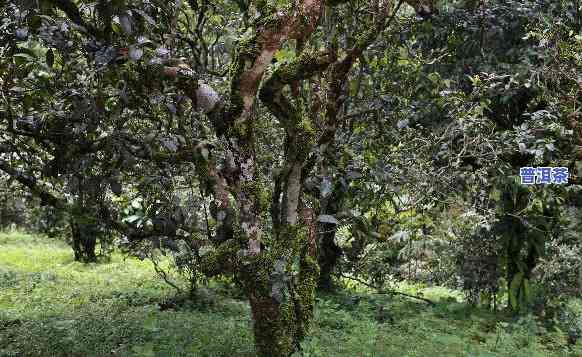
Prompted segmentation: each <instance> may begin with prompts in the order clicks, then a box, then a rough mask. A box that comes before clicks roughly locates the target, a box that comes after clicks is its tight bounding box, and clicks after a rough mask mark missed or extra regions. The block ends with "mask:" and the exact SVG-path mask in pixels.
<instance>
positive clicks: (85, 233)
mask: <svg viewBox="0 0 582 357" xmlns="http://www.w3.org/2000/svg"><path fill="white" fill-rule="evenodd" d="M70 226H71V239H72V246H73V252H74V254H75V260H76V261H79V262H84V263H90V262H96V261H97V255H96V254H95V248H96V245H97V237H96V232H95V230H94V227H93V226H92V225H90V224H87V223H85V222H83V220H82V219H81V220H78V219H75V218H72V219H71V223H70Z"/></svg>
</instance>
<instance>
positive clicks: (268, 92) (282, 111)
mask: <svg viewBox="0 0 582 357" xmlns="http://www.w3.org/2000/svg"><path fill="white" fill-rule="evenodd" d="M344 2H346V1H343V0H339V1H338V0H336V1H323V0H303V1H298V2H297V3H296V4H295V5H294V6H291V7H287V8H285V9H282V8H279V9H276V8H274V7H272V6H265V8H264V9H261V10H262V11H261V12H262V13H263V14H264V16H262V17H261V20H260V21H258V22H256V23H255V24H254V25H253V27H252V28H250V29H247V32H251V33H252V35H250V36H248V37H246V38H245V40H242V41H240V42H239V44H238V46H237V48H236V49H235V51H234V53H233V55H232V63H231V67H230V71H229V82H230V90H229V95H228V97H227V98H228V100H227V101H224V102H223V101H222V99H220V101H219V102H218V103H216V104H214V103H213V104H212V105H211V106H210V107H208V108H205V107H203V108H200V103H201V102H203V101H200V98H199V97H200V96H209V95H210V96H211V97H217V95H215V94H216V93H215V92H213V91H212V90H208V88H207V89H206V93H202V90H201V87H200V86H197V85H196V82H194V86H193V87H191V88H190V90H188V91H187V93H188V96H189V97H190V98H191V99H192V100H193V102H194V104H196V105H197V106H198V108H199V109H202V110H204V112H205V113H206V114H207V115H208V116H209V118H210V119H211V121H212V123H213V125H214V128H215V131H216V134H217V136H218V137H220V138H221V139H223V140H224V146H225V148H226V149H225V153H224V155H221V156H222V157H223V158H224V159H223V161H224V162H222V163H221V165H218V163H217V162H216V157H218V155H217V156H215V155H213V153H212V150H213V148H212V147H210V146H204V147H202V146H200V147H198V149H197V150H198V151H197V152H196V153H195V157H196V170H197V174H198V176H199V178H200V179H201V181H202V185H203V188H204V190H205V191H206V192H208V193H210V194H211V195H212V196H213V198H214V201H215V202H214V203H215V207H216V217H217V218H216V219H217V229H216V230H217V231H221V230H222V228H221V227H222V225H224V224H226V223H225V222H231V221H233V220H232V219H230V217H229V215H233V214H235V213H234V212H235V211H236V216H237V217H236V224H235V227H234V229H233V235H232V238H229V239H228V240H226V241H220V242H218V241H217V242H215V243H214V244H215V249H214V251H213V253H211V254H207V255H205V256H204V257H203V258H202V263H201V270H202V271H203V272H204V273H205V274H206V275H215V274H220V273H221V272H222V271H224V270H225V269H227V270H229V271H231V272H233V273H234V274H235V275H236V276H237V280H238V281H239V282H240V283H241V285H242V286H243V289H244V290H245V292H246V295H247V296H248V298H249V302H250V305H251V309H252V317H253V323H254V334H255V344H256V348H257V353H258V354H259V355H260V356H269V357H279V356H285V357H286V356H289V355H290V354H292V353H293V352H294V351H296V350H297V349H298V347H299V344H300V342H301V340H302V339H303V338H304V337H305V336H306V334H307V331H308V329H309V324H310V322H311V319H312V316H313V307H314V299H315V290H316V287H317V283H318V279H319V272H320V269H319V266H318V259H317V244H316V239H317V233H316V228H315V227H316V226H317V223H316V221H317V220H316V218H315V214H314V212H316V211H319V208H318V207H317V205H318V201H317V199H314V197H313V196H311V197H309V196H308V195H305V194H304V193H305V192H304V190H305V181H306V178H307V177H308V176H309V175H312V174H313V173H312V172H311V171H312V170H313V169H314V167H315V166H316V165H315V161H317V158H316V154H314V152H316V151H321V149H322V148H323V147H325V146H327V145H329V144H330V143H331V142H333V139H334V137H335V132H336V130H337V128H338V127H339V126H340V123H339V121H340V120H339V117H340V115H338V113H340V108H341V106H342V104H343V103H344V101H345V98H346V96H347V93H346V90H347V88H346V87H347V86H346V85H345V84H346V82H347V75H348V73H349V71H350V69H351V68H352V65H353V64H354V62H355V61H356V60H357V58H358V57H360V56H361V55H362V53H363V51H364V50H365V49H366V48H367V47H368V46H369V45H370V44H371V43H372V42H373V40H374V39H375V38H376V37H377V36H378V34H379V33H380V32H381V30H382V29H383V27H384V26H385V25H386V20H387V18H388V15H389V13H390V10H391V9H392V2H391V1H379V2H378V3H376V7H374V6H371V8H374V10H376V11H377V13H376V14H375V15H374V16H373V17H371V19H372V23H373V25H374V26H371V28H370V29H369V30H368V31H366V32H365V33H363V34H357V36H355V37H356V38H357V41H356V43H355V44H354V45H353V46H352V47H351V48H348V49H347V50H346V53H345V55H343V56H342V58H340V59H338V53H339V52H340V51H338V49H337V48H335V49H332V50H331V51H329V50H328V51H324V52H317V51H314V50H312V49H309V48H306V47H307V46H305V44H306V43H308V39H309V37H310V36H311V34H312V33H313V31H314V30H315V28H316V27H317V25H318V22H319V19H320V18H321V15H322V13H323V9H324V7H325V5H332V6H333V5H338V4H340V3H344ZM413 3H414V4H415V5H416V3H418V1H416V2H413ZM287 40H295V41H296V46H295V49H296V56H295V58H294V60H291V61H290V62H287V63H282V64H281V65H280V66H278V67H277V68H276V69H275V70H274V71H273V72H272V73H271V75H270V76H269V77H268V78H263V77H264V76H265V71H266V69H267V67H268V66H269V65H270V63H271V60H272V59H273V57H274V54H275V52H276V51H277V50H278V49H280V48H281V46H282V45H283V43H284V42H286V41H287ZM328 70H329V72H328V73H327V75H326V76H325V77H326V78H329V83H325V84H324V85H325V86H327V87H328V93H326V94H327V98H331V99H330V100H329V101H328V102H327V103H324V104H321V102H322V101H323V96H319V94H318V93H316V91H315V90H314V91H313V93H312V94H313V97H312V98H311V99H310V98H308V97H302V96H301V95H300V90H299V88H301V85H302V84H305V82H307V81H309V80H310V79H311V78H313V77H315V76H319V75H320V74H322V73H324V72H326V71H328ZM183 73H184V72H183V71H179V70H175V71H173V70H169V69H167V68H166V69H165V70H164V74H165V75H168V76H180V75H182V74H183ZM185 83H188V85H190V84H191V83H192V81H187V82H185ZM261 84H262V85H261ZM259 87H261V90H260V93H259ZM287 88H288V89H289V91H286V90H284V89H287ZM184 89H188V88H187V86H185V88H184ZM289 93H290V94H291V96H289ZM257 97H259V98H260V99H261V101H262V102H263V104H265V106H266V107H267V108H268V109H269V111H270V112H271V113H272V114H273V115H274V116H275V118H276V119H277V121H278V123H279V127H280V128H281V129H283V131H284V135H285V137H284V142H285V147H284V153H283V155H282V157H283V160H282V162H281V163H280V165H279V167H278V168H277V170H276V173H275V174H274V181H275V184H274V187H272V191H270V190H268V189H266V188H264V187H262V186H261V184H260V181H259V175H258V173H257V172H258V169H257V160H256V152H255V150H256V147H257V140H256V138H255V120H256V118H255V115H254V114H253V110H252V109H253V105H254V102H255V100H256V98H257ZM317 97H319V99H313V98H317ZM318 109H319V110H320V111H319V110H318ZM269 192H270V193H271V194H272V200H271V207H270V209H271V212H270V213H271V217H270V219H271V223H272V225H270V226H272V227H273V228H272V231H271V232H269V233H270V234H268V235H267V238H263V237H262V235H263V232H262V228H263V227H264V225H263V224H262V222H261V218H262V217H263V218H264V216H265V215H264V212H263V211H264V207H265V204H264V203H263V201H262V200H261V199H260V198H261V197H264V196H265V194H266V193H269ZM232 208H234V209H232ZM333 265H334V263H332V264H331V266H333Z"/></svg>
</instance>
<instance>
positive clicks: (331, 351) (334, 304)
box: [0, 233, 582, 357]
mask: <svg viewBox="0 0 582 357" xmlns="http://www.w3.org/2000/svg"><path fill="white" fill-rule="evenodd" d="M423 292H424V295H425V296H426V297H430V298H432V299H434V300H437V301H440V302H439V303H438V304H437V306H436V307H429V306H427V305H426V304H424V303H421V302H415V301H413V300H407V299H401V298H398V297H389V296H379V295H373V294H366V293H362V292H359V293H355V292H351V293H348V292H345V293H342V294H339V295H334V296H324V297H321V298H319V299H318V306H317V312H316V321H315V323H314V327H313V333H312V335H311V337H310V338H309V339H308V340H307V341H305V342H304V344H303V353H302V355H303V356H349V357H352V356H512V357H514V356H524V357H525V356H528V357H529V356H582V346H580V343H579V344H578V346H576V347H574V348H573V349H572V348H571V349H568V348H567V347H566V337H565V335H564V334H563V333H560V332H551V331H545V330H544V329H543V328H542V327H541V324H539V323H537V322H536V321H535V320H533V319H532V318H522V319H521V320H518V321H510V320H508V318H507V317H504V316H501V315H494V314H492V313H490V312H487V311H483V310H478V309H471V308H467V307H466V306H465V305H464V304H461V303H458V302H456V300H455V294H454V293H453V292H450V291H447V290H445V289H439V288H432V289H425V290H424V291H423ZM172 294H173V291H172V290H171V289H170V288H168V287H167V286H166V285H165V284H164V283H162V282H160V280H159V279H157V278H156V277H155V276H154V274H153V273H152V268H151V266H150V265H149V264H148V263H147V262H141V261H139V260H135V259H125V260H124V258H123V257H122V256H119V255H115V256H114V257H113V259H112V261H111V262H110V263H101V264H89V265H83V264H79V263H76V262H73V260H72V253H71V250H70V248H68V247H67V246H66V245H65V244H63V243H61V242H59V241H54V240H49V239H46V238H41V237H34V236H30V235H24V234H18V233H10V234H0V357H7V356H253V355H254V352H253V347H252V346H253V343H252V334H251V330H250V328H251V323H250V320H249V308H248V305H247V304H246V302H244V301H241V300H236V299H233V298H230V297H228V296H224V293H220V292H219V291H218V290H216V289H211V290H210V292H209V293H207V294H206V295H205V298H203V299H201V300H200V301H199V302H197V303H191V304H190V305H187V306H182V307H181V308H178V309H161V308H160V305H159V303H160V302H163V301H164V300H166V299H168V298H169V297H171V296H172ZM354 295H357V296H358V297H359V299H354V298H353V296H354Z"/></svg>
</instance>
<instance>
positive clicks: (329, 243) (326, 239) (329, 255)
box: [317, 223, 342, 291]
mask: <svg viewBox="0 0 582 357" xmlns="http://www.w3.org/2000/svg"><path fill="white" fill-rule="evenodd" d="M322 227H323V230H324V231H323V233H321V234H320V235H319V237H320V238H319V247H318V248H319V249H318V251H319V256H318V257H317V260H318V262H319V267H320V269H321V273H320V275H319V281H318V284H317V285H318V289H320V290H323V291H332V290H333V289H334V284H333V278H332V274H333V271H334V270H335V267H336V266H337V263H338V261H339V258H340V257H341V255H342V250H341V248H340V247H339V246H338V245H337V244H336V243H335V233H336V226H335V225H334V224H330V223H325V224H323V225H322Z"/></svg>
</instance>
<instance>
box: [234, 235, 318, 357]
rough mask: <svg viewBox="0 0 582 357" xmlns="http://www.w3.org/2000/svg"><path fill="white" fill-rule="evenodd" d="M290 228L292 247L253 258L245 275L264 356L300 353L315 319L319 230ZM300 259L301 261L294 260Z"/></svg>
mask: <svg viewBox="0 0 582 357" xmlns="http://www.w3.org/2000/svg"><path fill="white" fill-rule="evenodd" d="M286 231H287V233H284V235H283V236H282V238H290V239H289V240H288V242H289V245H288V246H286V247H284V246H281V247H279V249H277V250H280V251H279V254H275V253H271V252H262V253H260V254H259V255H257V256H254V257H253V258H252V263H251V264H250V265H249V267H248V268H246V269H244V271H243V273H242V275H243V278H244V280H245V283H246V284H247V287H246V291H247V294H248V296H249V302H250V305H251V310H252V317H253V323H254V326H253V327H254V328H253V329H254V335H255V346H256V349H257V354H258V355H259V356H265V357H267V356H268V357H287V356H289V355H291V354H292V353H293V352H295V351H297V349H298V348H299V344H300V343H301V341H302V340H303V339H304V338H305V336H306V334H307V332H308V329H309V325H310V323H311V320H312V318H313V308H314V303H315V291H316V287H317V280H318V277H319V267H318V265H317V261H316V259H315V252H316V248H315V230H311V229H309V230H307V233H306V229H305V228H304V227H301V228H298V227H286ZM281 253H282V254H281ZM281 257H285V258H281ZM297 258H299V259H298V262H299V264H296V263H295V264H294V261H296V259H297Z"/></svg>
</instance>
